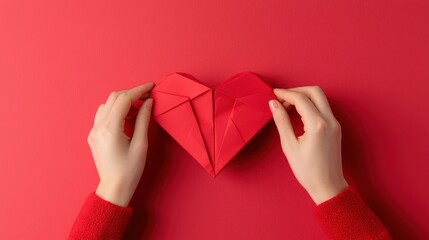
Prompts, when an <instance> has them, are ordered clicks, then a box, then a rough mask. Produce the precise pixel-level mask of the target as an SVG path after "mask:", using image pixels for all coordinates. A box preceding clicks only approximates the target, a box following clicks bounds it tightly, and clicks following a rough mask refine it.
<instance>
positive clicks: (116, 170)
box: [88, 82, 348, 207]
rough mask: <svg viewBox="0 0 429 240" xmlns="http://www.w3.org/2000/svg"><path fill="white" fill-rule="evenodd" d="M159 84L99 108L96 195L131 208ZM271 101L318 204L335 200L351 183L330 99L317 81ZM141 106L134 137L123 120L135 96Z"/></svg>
mask: <svg viewBox="0 0 429 240" xmlns="http://www.w3.org/2000/svg"><path fill="white" fill-rule="evenodd" d="M153 86H154V83H152V82H149V83H146V84H143V85H141V86H137V87H135V88H132V89H128V90H122V91H117V92H113V93H111V94H110V96H109V98H108V99H107V101H106V103H104V104H101V105H100V106H99V108H98V110H97V113H96V116H95V119H94V126H93V128H92V129H91V131H90V133H89V136H88V144H89V146H90V148H91V152H92V155H93V158H94V162H95V165H96V168H97V172H98V175H99V177H100V182H99V185H98V187H97V190H96V194H97V195H98V196H99V197H101V198H102V199H104V200H106V201H109V202H111V203H113V204H116V205H118V206H122V207H126V206H128V205H129V202H130V200H131V198H132V196H133V195H134V192H135V190H136V188H137V185H138V183H139V181H140V178H141V175H142V173H143V169H144V166H145V163H146V154H147V149H148V136H147V132H148V126H149V121H150V117H151V110H152V105H153V100H152V99H150V98H148V96H149V93H150V90H151V89H152V88H153ZM274 94H275V95H276V97H277V99H276V100H271V101H270V102H269V106H270V109H271V111H272V113H273V118H274V122H275V124H276V126H277V129H278V132H279V135H280V140H281V145H282V149H283V152H284V154H285V156H286V158H287V160H288V162H289V164H290V166H291V168H292V171H293V173H294V175H295V177H296V179H297V180H298V182H299V183H300V184H301V186H302V187H304V189H305V190H306V191H307V192H308V194H309V195H310V197H311V198H312V199H313V201H314V202H315V203H316V204H320V203H322V202H324V201H326V200H329V199H331V198H332V197H334V196H335V195H337V194H338V193H340V192H341V191H342V190H344V189H345V188H346V187H347V186H348V184H347V182H346V180H345V179H344V176H343V171H342V164H341V127H340V124H339V123H338V121H337V120H336V118H335V117H334V115H333V113H332V111H331V108H330V106H329V103H328V100H327V98H326V96H325V94H324V93H323V91H322V90H321V88H320V87H318V86H308V87H297V88H290V89H274ZM138 99H141V100H144V103H143V105H142V106H141V107H140V109H139V111H138V113H137V117H136V124H135V128H134V134H133V137H132V138H129V137H128V136H126V135H125V134H124V133H123V131H124V128H123V127H124V121H125V118H126V116H127V114H128V112H129V111H130V109H131V105H132V103H133V102H135V101H136V100H138ZM293 106H295V108H296V110H297V112H298V114H299V115H300V116H301V119H302V121H303V124H304V134H303V135H301V136H298V137H297V136H296V135H295V133H294V131H293V128H292V124H291V122H290V119H289V115H288V113H287V109H289V108H291V107H293Z"/></svg>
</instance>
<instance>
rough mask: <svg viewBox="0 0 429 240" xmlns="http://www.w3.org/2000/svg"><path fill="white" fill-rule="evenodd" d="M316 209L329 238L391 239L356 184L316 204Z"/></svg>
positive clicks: (316, 213)
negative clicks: (355, 186)
mask: <svg viewBox="0 0 429 240" xmlns="http://www.w3.org/2000/svg"><path fill="white" fill-rule="evenodd" d="M313 213H314V216H315V217H316V219H317V221H318V222H319V225H320V226H321V228H322V229H323V231H324V232H325V234H326V235H327V237H328V239H360V240H369V239H377V240H387V239H391V237H390V235H389V232H388V231H387V229H386V228H385V227H384V226H383V224H382V223H381V222H380V220H379V219H378V218H377V217H376V216H375V215H374V213H373V212H372V211H371V210H370V209H369V208H368V207H367V206H366V204H365V203H364V201H363V200H362V198H361V197H360V196H359V194H358V192H357V191H356V189H355V188H354V187H353V186H349V187H347V188H346V189H344V190H343V191H342V192H340V193H339V194H338V195H336V196H335V197H333V198H331V199H329V200H328V201H325V202H323V203H321V204H319V205H318V206H316V208H315V209H314V211H313Z"/></svg>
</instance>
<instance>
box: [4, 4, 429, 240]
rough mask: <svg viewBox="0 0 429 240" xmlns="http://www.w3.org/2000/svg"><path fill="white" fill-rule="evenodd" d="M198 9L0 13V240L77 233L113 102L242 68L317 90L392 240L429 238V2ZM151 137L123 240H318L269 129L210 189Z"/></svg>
mask: <svg viewBox="0 0 429 240" xmlns="http://www.w3.org/2000/svg"><path fill="white" fill-rule="evenodd" d="M192 2H193V1H165V2H162V1H150V2H149V1H117V2H115V1H100V2H97V3H95V2H94V1H25V2H24V1H16V0H3V1H1V2H0V89H1V94H0V109H1V120H0V123H1V136H0V141H1V142H0V143H1V145H0V148H1V149H0V161H1V168H0V169H1V170H0V171H1V174H0V194H1V195H0V196H1V204H0V239H30V238H31V239H62V238H65V237H66V236H67V234H68V232H69V229H70V227H71V225H72V223H73V221H74V219H75V217H76V216H77V213H78V211H79V210H80V208H81V206H82V204H83V201H84V199H85V198H86V196H87V195H88V194H89V193H90V192H91V191H93V190H95V188H96V186H97V183H98V175H97V172H96V169H95V166H94V164H93V160H92V156H91V153H90V150H89V147H88V145H87V142H86V138H87V135H88V133H89V130H90V129H91V126H92V122H93V117H94V115H95V111H96V109H97V107H98V105H99V104H101V103H102V102H104V101H105V100H106V98H107V97H108V94H109V93H110V92H111V91H114V90H120V89H124V88H129V87H133V86H136V85H138V84H141V83H143V82H146V81H156V80H158V79H160V78H162V77H163V76H165V75H166V74H168V73H171V72H174V71H181V72H187V73H190V74H192V75H194V76H195V77H196V78H198V79H200V80H201V81H202V82H203V83H205V84H206V85H208V86H210V87H215V86H216V85H218V84H219V83H220V82H222V81H223V80H225V79H226V78H228V77H230V76H231V75H233V74H234V73H236V72H240V71H244V70H251V71H254V72H257V73H259V74H260V75H261V76H262V77H263V78H264V79H266V80H267V81H269V82H270V83H271V84H272V85H274V86H276V87H283V88H288V87H296V86H305V85H319V86H321V87H322V89H323V90H324V91H325V93H326V94H327V96H328V98H329V100H330V103H331V106H332V108H333V110H334V114H335V115H336V116H337V118H338V119H339V121H340V123H341V124H342V129H343V162H344V168H345V172H346V176H347V179H348V180H349V182H350V183H352V184H354V185H356V186H357V188H358V190H359V191H360V192H361V194H362V196H363V197H364V199H365V201H366V202H367V203H368V205H369V206H370V207H371V208H372V209H373V210H374V211H375V212H376V214H377V215H378V216H379V217H380V218H381V220H382V221H383V223H384V224H385V225H386V226H387V227H388V228H389V230H390V231H391V232H392V235H393V236H394V237H395V238H396V239H428V238H429V224H428V221H427V217H428V216H429V204H428V202H429V194H428V191H427V184H428V177H427V176H428V175H427V174H428V170H429V167H428V166H429V165H428V164H427V159H428V157H427V154H428V140H427V137H428V136H429V127H428V122H429V113H428V103H427V99H428V97H427V95H426V94H427V92H428V89H429V84H428V80H429V68H428V66H429V27H428V26H429V3H428V1H406V0H404V1H298V0H296V1H280V0H279V1H251V0H250V1H249V0H246V1H204V3H202V2H200V3H198V4H196V3H192ZM291 114H293V113H291ZM293 119H294V122H295V124H296V126H297V131H298V132H299V131H300V130H299V127H300V126H299V124H298V123H299V117H298V116H297V115H296V114H293ZM150 131H151V132H150V135H151V136H150V137H151V139H150V149H149V158H148V162H147V167H146V169H145V172H144V174H143V177H142V181H141V183H140V185H139V188H138V190H137V192H136V194H135V197H134V199H133V201H132V204H131V205H132V206H133V207H134V209H135V213H134V215H133V218H132V220H131V222H130V225H129V228H128V229H127V230H126V236H127V237H130V238H131V236H134V237H135V238H144V239H286V238H287V239H323V238H324V237H323V233H322V232H321V230H320V228H319V226H318V225H317V224H316V222H315V221H314V219H313V217H312V215H311V210H312V208H313V207H314V203H313V202H312V201H311V199H310V198H309V196H308V195H307V193H306V192H305V191H304V190H303V189H302V188H301V187H300V186H299V184H298V183H297V181H296V180H295V178H294V176H293V174H292V172H291V170H290V168H289V166H288V164H287V161H286V159H285V157H284V155H283V153H282V151H281V148H280V144H279V138H278V135H277V132H276V129H275V127H274V124H273V123H272V122H270V123H269V124H268V125H267V126H266V127H265V128H264V129H263V130H262V131H261V132H260V133H259V134H258V135H257V137H256V138H255V139H254V140H253V141H252V142H251V143H250V144H249V145H248V146H247V147H246V148H245V149H244V151H242V152H241V153H240V154H239V155H238V156H237V157H236V158H235V159H234V160H233V161H232V162H230V164H229V165H227V166H226V168H225V169H224V170H223V171H222V172H221V173H220V175H218V177H216V178H215V179H213V178H212V177H211V176H209V175H208V174H207V173H206V172H205V171H204V170H203V169H202V168H201V167H200V166H199V165H198V164H197V162H196V161H194V160H193V159H192V158H191V157H190V156H189V155H188V154H187V153H186V152H185V151H184V150H183V149H181V148H180V147H179V146H178V144H176V143H175V142H174V141H173V140H172V139H171V138H170V137H169V136H168V135H167V134H166V133H165V132H164V131H163V130H161V129H160V128H159V126H158V125H157V124H152V126H151V129H150Z"/></svg>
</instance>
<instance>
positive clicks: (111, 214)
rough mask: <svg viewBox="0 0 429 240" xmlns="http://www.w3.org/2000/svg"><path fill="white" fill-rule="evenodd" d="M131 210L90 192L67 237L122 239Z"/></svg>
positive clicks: (71, 238)
mask: <svg viewBox="0 0 429 240" xmlns="http://www.w3.org/2000/svg"><path fill="white" fill-rule="evenodd" d="M132 212H133V211H132V209H131V208H130V207H121V206H118V205H115V204H113V203H110V202H108V201H106V200H104V199H102V198H100V197H99V196H98V195H97V194H95V192H92V193H91V194H90V195H89V196H88V197H87V199H86V201H85V203H84V205H83V207H82V209H81V210H80V213H79V215H78V216H77V218H76V220H75V222H74V224H73V227H72V229H71V232H70V234H69V238H68V239H69V240H76V239H87V240H92V239H122V234H123V232H124V230H125V227H126V225H127V223H128V220H129V219H130V217H131V214H132Z"/></svg>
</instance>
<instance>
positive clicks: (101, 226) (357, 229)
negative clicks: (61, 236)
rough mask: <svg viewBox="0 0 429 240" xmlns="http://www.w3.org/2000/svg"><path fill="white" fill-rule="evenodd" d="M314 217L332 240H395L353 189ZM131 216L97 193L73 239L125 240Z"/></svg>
mask: <svg viewBox="0 0 429 240" xmlns="http://www.w3.org/2000/svg"><path fill="white" fill-rule="evenodd" d="M313 213H314V216H315V218H316V219H317V221H318V222H319V224H320V226H321V228H322V229H323V231H324V232H325V234H326V235H327V237H328V239H360V240H368V239H374V240H388V239H391V237H390V235H389V232H388V231H387V229H386V228H385V227H384V226H383V224H382V223H381V222H380V220H379V219H378V218H377V217H376V216H375V214H374V213H373V212H372V211H371V210H370V209H369V208H368V207H367V206H366V204H365V203H364V201H363V200H362V198H361V197H360V196H359V194H358V193H357V191H356V189H355V188H354V187H352V186H349V187H347V188H346V189H344V190H343V191H342V192H341V193H339V194H338V195H336V196H335V197H333V198H331V199H329V200H328V201H326V202H323V203H321V204H320V205H318V206H316V207H315V209H314V211H313ZM131 214H132V209H131V208H130V207H121V206H117V205H115V204H112V203H110V202H108V201H105V200H104V199H102V198H100V197H98V196H97V195H96V194H95V192H93V193H91V194H90V195H89V196H88V198H87V199H86V201H85V203H84V205H83V207H82V209H81V211H80V213H79V215H78V217H77V219H76V220H75V223H74V225H73V227H72V229H71V232H70V235H69V239H70V240H71V239H73V240H74V239H121V238H122V234H123V232H124V229H125V227H126V225H127V223H128V221H129V218H130V217H131Z"/></svg>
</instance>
